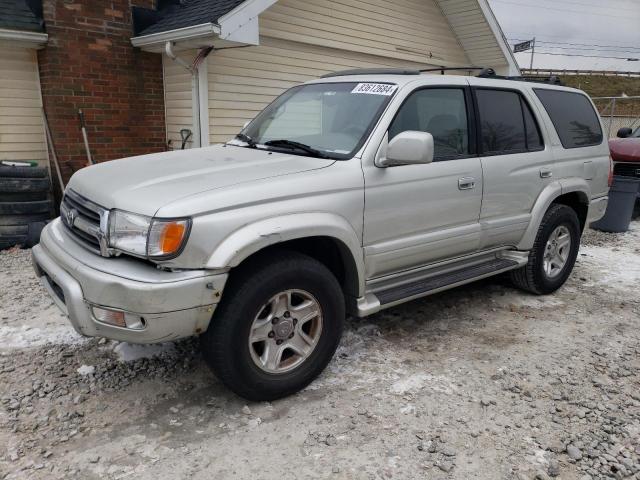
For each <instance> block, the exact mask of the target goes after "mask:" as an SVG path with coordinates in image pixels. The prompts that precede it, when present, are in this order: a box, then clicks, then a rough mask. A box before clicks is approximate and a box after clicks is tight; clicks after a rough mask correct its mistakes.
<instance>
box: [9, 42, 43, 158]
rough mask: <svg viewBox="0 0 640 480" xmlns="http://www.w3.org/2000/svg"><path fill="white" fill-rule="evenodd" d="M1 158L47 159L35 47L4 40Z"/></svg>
mask: <svg viewBox="0 0 640 480" xmlns="http://www.w3.org/2000/svg"><path fill="white" fill-rule="evenodd" d="M0 160H21V161H27V160H28V161H37V162H38V163H40V164H42V165H46V163H47V147H46V143H45V133H44V122H43V118H42V100H41V96H40V80H39V76H38V60H37V56H36V51H35V50H32V49H28V48H20V47H12V46H8V45H4V44H2V43H0Z"/></svg>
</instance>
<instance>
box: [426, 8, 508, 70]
mask: <svg viewBox="0 0 640 480" xmlns="http://www.w3.org/2000/svg"><path fill="white" fill-rule="evenodd" d="M437 2H438V4H439V5H440V8H441V9H442V11H443V12H444V13H445V14H446V16H447V19H448V21H449V23H450V25H451V27H452V28H453V30H454V32H455V33H456V36H457V38H458V40H459V41H460V44H461V45H462V47H463V48H464V50H465V52H466V53H467V55H468V57H469V60H470V61H471V63H472V64H473V65H475V66H481V67H492V68H494V69H495V70H496V71H497V72H498V73H501V74H509V73H512V74H513V73H514V72H509V67H508V65H507V62H506V59H505V56H504V52H502V51H501V48H500V46H499V45H498V42H497V40H496V37H495V35H494V33H493V31H492V30H491V26H490V25H489V22H488V21H487V17H486V16H485V15H484V13H483V11H482V8H481V7H480V4H479V3H478V0H437Z"/></svg>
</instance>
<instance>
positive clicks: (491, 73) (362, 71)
mask: <svg viewBox="0 0 640 480" xmlns="http://www.w3.org/2000/svg"><path fill="white" fill-rule="evenodd" d="M451 70H458V71H460V70H462V71H468V72H471V71H473V70H480V73H478V75H477V76H478V77H479V78H495V79H496V80H515V81H519V82H536V83H547V84H551V85H562V82H561V81H560V78H559V77H557V76H556V75H551V76H548V77H546V76H541V75H539V76H526V77H522V76H502V75H497V74H496V72H495V70H494V69H493V68H483V67H471V66H470V67H444V66H443V67H434V68H424V69H422V70H414V69H410V68H356V69H351V70H341V71H339V72H333V73H327V74H326V75H322V77H320V78H331V77H343V76H349V75H420V74H422V73H429V72H440V74H441V75H444V74H445V72H447V71H451Z"/></svg>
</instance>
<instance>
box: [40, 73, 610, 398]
mask: <svg viewBox="0 0 640 480" xmlns="http://www.w3.org/2000/svg"><path fill="white" fill-rule="evenodd" d="M483 76H484V77H485V78H478V77H464V76H449V75H425V74H421V73H420V72H418V71H406V70H403V71H349V72H341V73H337V74H335V75H331V76H327V77H326V78H322V79H320V80H316V81H311V82H308V83H306V84H303V85H299V86H296V87H294V88H291V89H290V90H287V91H286V92H285V93H283V94H282V95H281V96H280V97H278V98H277V99H276V100H275V101H274V102H273V103H271V104H270V105H269V106H268V107H267V108H266V109H265V110H263V111H262V112H261V113H260V114H258V115H257V117H256V118H255V119H254V120H253V121H252V122H250V123H249V124H248V125H247V126H246V127H245V128H244V129H243V130H242V131H241V132H240V133H239V134H238V135H237V136H236V137H235V139H233V140H231V141H229V142H228V143H226V144H224V145H214V146H211V147H207V148H201V149H198V150H186V151H174V152H170V153H160V154H153V155H145V156H141V157H136V158H128V159H123V160H118V161H113V162H107V163H102V164H99V165H96V166H93V167H90V168H85V169H83V170H81V171H79V172H77V173H76V174H75V175H74V176H73V178H72V179H71V181H70V183H69V185H68V187H67V189H66V192H65V195H64V199H63V201H62V205H61V208H60V211H61V217H60V218H58V219H56V220H55V221H53V222H52V223H50V224H49V225H48V226H47V227H46V229H45V230H44V231H43V233H42V237H41V243H40V244H39V245H38V246H36V247H34V249H33V260H34V265H35V269H36V272H37V274H38V275H39V276H40V277H41V279H42V281H43V283H44V285H45V286H46V288H47V289H48V290H49V292H50V294H51V295H52V297H53V299H54V300H55V302H56V303H57V304H58V306H59V307H60V308H61V309H62V310H63V311H64V312H65V313H67V314H68V316H69V319H70V321H71V323H72V325H73V326H74V328H75V329H76V330H77V331H78V332H80V333H81V334H83V335H87V336H99V337H107V338H112V339H117V340H123V341H127V342H134V343H154V342H166V341H170V340H176V339H178V338H182V337H187V336H192V335H200V338H201V343H202V350H203V353H204V356H205V358H206V361H207V362H208V364H209V365H210V366H211V368H212V369H213V371H214V372H215V374H216V375H217V376H218V377H219V378H220V379H221V380H222V381H223V382H224V383H225V384H226V385H227V386H228V387H229V388H230V389H232V390H233V391H234V392H236V393H237V394H239V395H241V396H243V397H245V398H248V399H251V400H271V399H275V398H278V397H282V396H285V395H288V394H291V393H293V392H296V391H298V390H300V389H301V388H303V387H305V386H306V385H307V384H309V383H310V382H311V381H312V380H313V379H314V378H315V377H316V376H317V375H319V374H320V372H322V370H323V369H324V368H325V366H326V365H327V363H328V362H329V361H330V360H331V357H332V355H333V354H334V352H335V350H336V347H337V345H338V343H339V341H340V335H341V332H342V327H343V323H344V320H345V315H346V313H347V312H348V313H350V314H352V315H355V316H360V317H363V316H366V315H371V314H373V313H376V312H378V311H380V310H382V309H384V308H388V307H392V306H394V305H398V304H400V303H402V302H406V301H409V300H413V299H416V298H419V297H424V296H426V295H429V294H432V293H435V292H439V291H442V290H446V289H448V288H453V287H456V286H459V285H463V284H466V283H469V282H473V281H474V280H478V279H480V278H484V277H488V276H491V275H496V274H500V273H503V272H510V275H511V277H512V279H513V281H514V283H515V284H516V285H517V286H518V287H521V288H523V289H525V290H528V291H530V292H534V293H536V294H541V295H543V294H549V293H551V292H553V291H555V290H556V289H558V288H559V287H560V286H562V284H563V283H564V282H565V281H566V279H567V277H568V276H569V274H570V273H571V270H572V268H573V265H574V262H575V259H576V255H577V253H578V247H579V243H580V236H581V233H582V231H583V229H584V228H585V225H587V224H588V223H589V222H592V221H594V220H597V219H599V218H600V217H601V216H602V215H603V213H604V211H605V208H606V205H607V198H608V197H607V195H608V187H609V185H608V180H610V177H611V172H610V169H611V166H610V159H609V151H608V147H607V143H606V142H605V141H604V139H603V134H602V128H601V123H600V120H599V117H598V115H597V113H596V111H595V109H594V107H593V104H592V102H591V101H590V100H589V98H588V97H587V96H586V95H585V94H584V93H583V92H581V91H579V90H575V89H571V88H564V87H561V86H557V85H553V84H552V83H532V82H525V81H517V80H514V79H507V78H500V77H496V76H495V75H494V76H492V75H490V74H489V75H483Z"/></svg>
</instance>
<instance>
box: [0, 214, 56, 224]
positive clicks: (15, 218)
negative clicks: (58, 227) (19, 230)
mask: <svg viewBox="0 0 640 480" xmlns="http://www.w3.org/2000/svg"><path fill="white" fill-rule="evenodd" d="M50 219H51V213H50V212H47V213H33V214H31V215H0V225H29V224H30V223H33V222H44V221H46V220H50Z"/></svg>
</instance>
